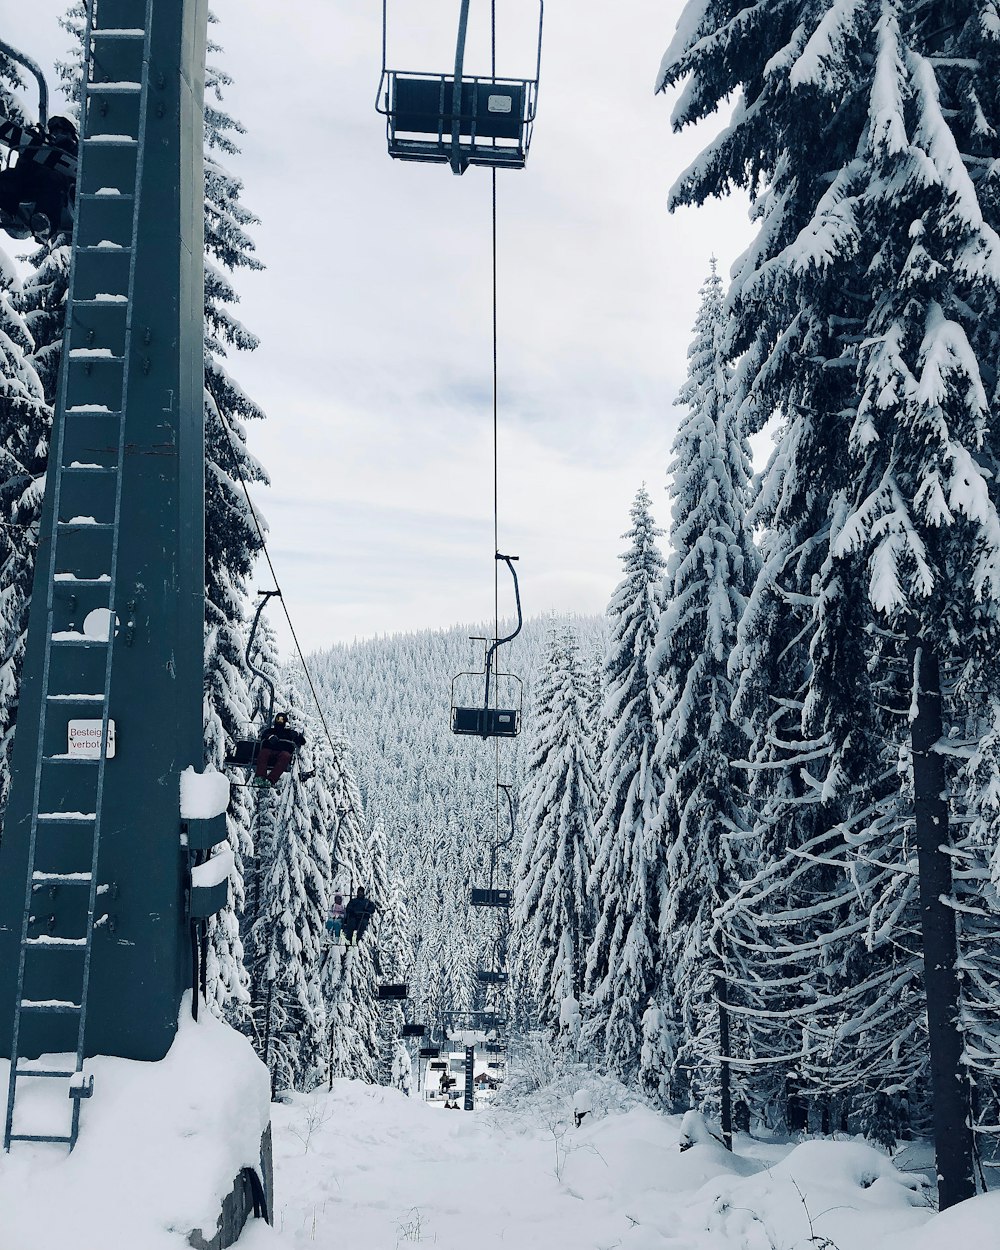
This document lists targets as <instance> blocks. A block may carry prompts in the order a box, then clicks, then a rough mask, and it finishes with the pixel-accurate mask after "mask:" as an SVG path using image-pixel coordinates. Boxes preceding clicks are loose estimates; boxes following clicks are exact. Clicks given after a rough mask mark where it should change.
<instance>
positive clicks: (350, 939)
mask: <svg viewBox="0 0 1000 1250" xmlns="http://www.w3.org/2000/svg"><path fill="white" fill-rule="evenodd" d="M377 911H378V904H377V903H375V902H373V901H372V900H371V899H370V898H369V897H368V895H367V894H366V893H365V887H364V886H363V885H359V886H358V892H357V894H356V895H355V896H354V898H352V899H351V901H350V902H349V903H348V904H347V906H346V908H345V909H344V940H345V941H346V943H347V945H348V946H357V944H358V942H359V941H360V940H361V938H363V937H364V935H365V930H366V929H367V928H368V926H369V924H370V923H371V919H372V916H374V915H375V913H376V912H377Z"/></svg>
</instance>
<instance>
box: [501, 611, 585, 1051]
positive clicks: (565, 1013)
mask: <svg viewBox="0 0 1000 1250" xmlns="http://www.w3.org/2000/svg"><path fill="white" fill-rule="evenodd" d="M540 685H541V686H542V694H541V697H539V699H538V701H537V703H536V716H537V719H536V721H535V725H534V736H533V744H532V749H531V757H530V761H529V766H528V776H527V793H526V796H525V802H524V804H523V810H524V812H525V827H524V839H523V842H522V846H521V856H520V861H519V865H518V873H517V881H516V883H515V890H516V905H515V906H516V921H515V923H516V925H517V928H518V930H519V936H520V941H521V942H522V943H523V945H524V952H523V956H524V958H525V959H526V960H527V961H529V962H530V965H531V969H532V976H533V980H534V986H535V994H536V997H537V1000H538V1012H539V1020H538V1023H539V1024H540V1025H541V1026H542V1027H544V1028H547V1029H548V1030H549V1031H550V1032H551V1033H552V1034H553V1036H560V1035H561V1036H562V1038H563V1040H564V1041H565V1042H566V1043H567V1044H574V1045H575V1043H576V1042H577V1040H578V1038H579V1028H580V1003H581V1000H582V996H583V983H584V970H585V966H586V952H587V947H588V945H589V943H590V941H591V939H592V935H593V922H594V917H593V906H592V903H591V900H590V899H589V897H588V894H587V881H588V878H589V874H590V868H591V864H592V861H593V838H594V809H595V807H596V802H597V787H596V779H595V776H594V765H593V760H592V757H591V750H592V747H591V740H590V727H589V725H588V723H587V715H586V704H587V689H586V679H585V676H584V673H583V670H582V667H581V664H580V659H579V648H578V644H577V641H576V637H575V635H574V632H573V630H572V628H571V627H570V626H566V627H564V628H563V629H562V630H560V631H559V632H558V633H556V632H555V631H554V632H553V637H552V642H551V649H550V652H549V655H548V659H547V666H546V672H545V674H544V676H543V679H542V682H541V683H540Z"/></svg>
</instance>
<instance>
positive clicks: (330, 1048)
mask: <svg viewBox="0 0 1000 1250" xmlns="http://www.w3.org/2000/svg"><path fill="white" fill-rule="evenodd" d="M323 740H324V743H325V747H324V748H323V750H322V751H321V753H320V754H318V755H317V757H316V759H317V776H316V781H317V783H318V784H321V785H322V788H323V789H324V790H326V791H327V792H328V793H329V794H330V796H331V798H332V804H331V811H330V821H331V825H330V828H329V831H328V832H329V837H330V842H331V855H332V862H333V879H332V885H331V890H334V889H336V890H339V891H340V893H341V894H343V896H344V899H345V901H346V900H347V899H349V898H350V897H351V896H352V894H353V893H354V891H355V890H356V888H357V887H358V886H359V885H363V886H364V887H365V888H366V889H369V890H371V893H372V895H373V897H374V889H372V888H371V887H372V880H373V876H374V875H376V873H378V875H379V876H382V875H384V873H385V868H384V863H385V850H384V840H383V844H382V846H381V847H379V846H378V845H374V844H373V839H372V836H371V834H370V833H369V826H368V823H367V821H366V817H365V812H364V808H363V805H362V800H361V794H360V791H359V789H358V784H357V781H356V779H355V775H354V770H353V765H352V762H351V753H350V750H349V748H348V745H347V743H346V741H345V740H344V739H343V738H341V737H338V736H334V737H333V749H332V750H328V749H326V748H327V747H329V743H327V742H326V734H325V731H324V734H323ZM380 832H382V831H380V829H379V828H376V829H375V834H376V836H378V835H379V834H380ZM380 863H381V864H382V865H383V866H382V867H379V864H380ZM379 888H381V887H379ZM376 901H379V902H380V901H381V900H379V899H376ZM377 939H378V925H377V922H376V924H375V925H374V926H373V927H371V928H370V929H369V932H368V934H367V935H366V937H365V938H364V939H363V941H362V943H361V945H360V946H359V947H358V948H356V949H353V950H350V951H348V950H346V949H345V948H344V947H338V946H332V947H331V948H329V950H328V953H327V955H326V957H325V959H324V963H323V978H322V980H323V996H324V999H325V1002H326V1009H327V1017H328V1020H329V1026H328V1027H329V1036H328V1042H327V1063H328V1071H329V1076H330V1079H331V1080H332V1079H334V1078H335V1077H353V1078H356V1079H358V1080H366V1081H374V1080H375V1079H376V1072H377V1063H378V1054H379V1050H378V1047H379V1037H378V1025H379V1014H378V1005H377V1002H376V998H375V966H374V960H373V953H374V943H375V942H376V941H377Z"/></svg>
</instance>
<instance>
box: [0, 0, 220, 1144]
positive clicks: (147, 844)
mask: <svg viewBox="0 0 1000 1250" xmlns="http://www.w3.org/2000/svg"><path fill="white" fill-rule="evenodd" d="M87 12H88V20H87V29H86V36H85V45H84V52H85V68H84V82H83V94H82V100H81V116H80V122H81V131H80V134H81V145H80V173H79V179H78V183H77V194H76V227H75V232H74V239H73V251H72V267H71V270H70V279H69V281H70V286H69V296H68V302H67V315H66V332H65V338H64V352H63V365H62V374H61V380H60V392H59V399H58V403H57V408H56V414H55V422H54V428H53V433H52V446H51V453H50V460H49V472H48V478H47V481H46V495H45V509H44V515H43V520H42V526H41V532H40V537H39V545H38V556H37V566H36V570H35V582H34V591H33V596H32V602H31V616H30V623H29V629H28V642H27V654H26V658H25V665H24V676H23V681H22V685H21V692H20V704H19V710H18V722H17V737H16V744H15V750H14V761H13V781H12V789H11V795H10V801H9V804H8V808H7V817H6V824H5V828H4V836H3V843H2V845H0V1055H2V1056H6V1057H10V1058H11V1059H12V1060H13V1062H12V1063H11V1079H10V1097H9V1100H8V1117H7V1124H6V1129H5V1140H4V1145H5V1146H9V1144H10V1142H11V1140H18V1139H19V1138H20V1139H23V1138H27V1139H32V1138H34V1137H36V1136H37V1134H35V1133H33V1132H32V1126H31V1125H30V1124H28V1125H24V1124H21V1123H19V1122H18V1121H16V1120H15V1095H16V1094H17V1092H18V1089H19V1088H20V1086H21V1085H22V1083H25V1082H29V1081H36V1080H61V1081H65V1082H66V1085H67V1090H68V1093H69V1095H70V1100H71V1101H70V1102H68V1104H67V1120H68V1122H69V1121H70V1120H71V1125H70V1127H69V1129H68V1131H67V1133H66V1135H65V1137H55V1138H53V1137H51V1136H48V1137H44V1138H43V1139H44V1140H61V1141H65V1142H67V1143H68V1144H69V1145H71V1146H72V1144H73V1143H74V1141H75V1139H76V1133H77V1128H78V1122H79V1107H80V1102H79V1099H80V1097H87V1096H89V1093H90V1086H91V1084H92V1083H91V1082H89V1081H88V1078H87V1075H86V1071H85V1059H86V1057H87V1056H89V1055H94V1054H101V1055H115V1056H122V1057H125V1058H130V1059H143V1060H156V1059H160V1058H162V1057H163V1056H164V1054H165V1053H166V1052H167V1050H168V1049H169V1047H170V1044H171V1041H172V1039H173V1037H174V1034H175V1031H176V1025H177V1016H178V1010H179V1006H180V1001H181V997H182V994H183V993H184V991H185V989H187V988H188V987H189V986H190V985H191V979H192V978H191V954H190V934H191V920H192V917H193V916H197V915H198V914H201V915H204V914H205V913H206V911H208V910H211V908H212V907H213V906H217V905H221V903H222V902H224V897H222V898H216V899H214V900H213V901H209V900H206V899H199V897H198V896H199V894H201V893H203V891H198V890H194V891H192V889H191V886H190V873H189V866H190V860H191V849H192V848H196V847H199V846H200V847H208V846H211V845H212V844H213V843H215V842H218V841H220V840H221V838H223V837H224V836H225V827H224V820H225V818H224V817H221V818H218V819H217V820H216V821H213V822H207V821H204V822H191V824H190V825H189V826H187V827H185V829H184V830H182V828H181V819H180V806H179V778H180V773H181V771H182V770H183V769H184V768H186V767H187V766H189V765H193V766H194V767H195V768H197V769H201V767H202V763H203V745H202V697H203V696H202V686H203V630H204V573H205V550H204V548H205V535H204V406H203V377H204V366H203V307H204V270H203V230H204V175H203V156H202V136H203V105H204V63H205V41H206V27H207V13H206V0H100V3H99V5H98V4H97V3H96V2H95V0H88V3H87ZM220 822H221V823H220ZM182 833H184V834H185V835H186V836H185V837H184V838H183V839H182ZM223 884H224V883H223ZM223 894H224V891H223ZM50 1053H59V1054H61V1055H62V1056H63V1057H64V1058H65V1056H66V1055H67V1054H69V1055H73V1054H75V1055H76V1062H75V1063H61V1064H58V1065H52V1064H49V1065H48V1068H46V1067H45V1065H44V1064H42V1065H39V1064H38V1063H37V1058H38V1056H39V1055H43V1054H50ZM98 1096H99V1091H98ZM70 1108H71V1109H72V1111H71V1114H70Z"/></svg>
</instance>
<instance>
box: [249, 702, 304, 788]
mask: <svg viewBox="0 0 1000 1250" xmlns="http://www.w3.org/2000/svg"><path fill="white" fill-rule="evenodd" d="M305 742H306V738H305V734H300V733H299V731H298V730H297V729H293V728H292V727H291V725H289V723H288V713H287V712H279V713H278V715H277V716H276V717H275V718H274V724H273V725H272V726H271V728H270V729H269V730H267V732H266V733H265V734H264V736H263V738H262V739H261V741H260V750H259V751H258V752H257V766H256V768H255V769H254V779H253V784H254V785H255V786H261V787H264V786H269V785H270V786H273V785H274V784H275V782H276V781H277V780H278V778H279V777H280V776H281V775H282V773H284V771H285V770H286V769H287V768H288V765H289V764H290V763H291V762H292V756H293V755H294V754H295V752H296V750H297V749H298V748H299V747H301V746H305Z"/></svg>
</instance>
